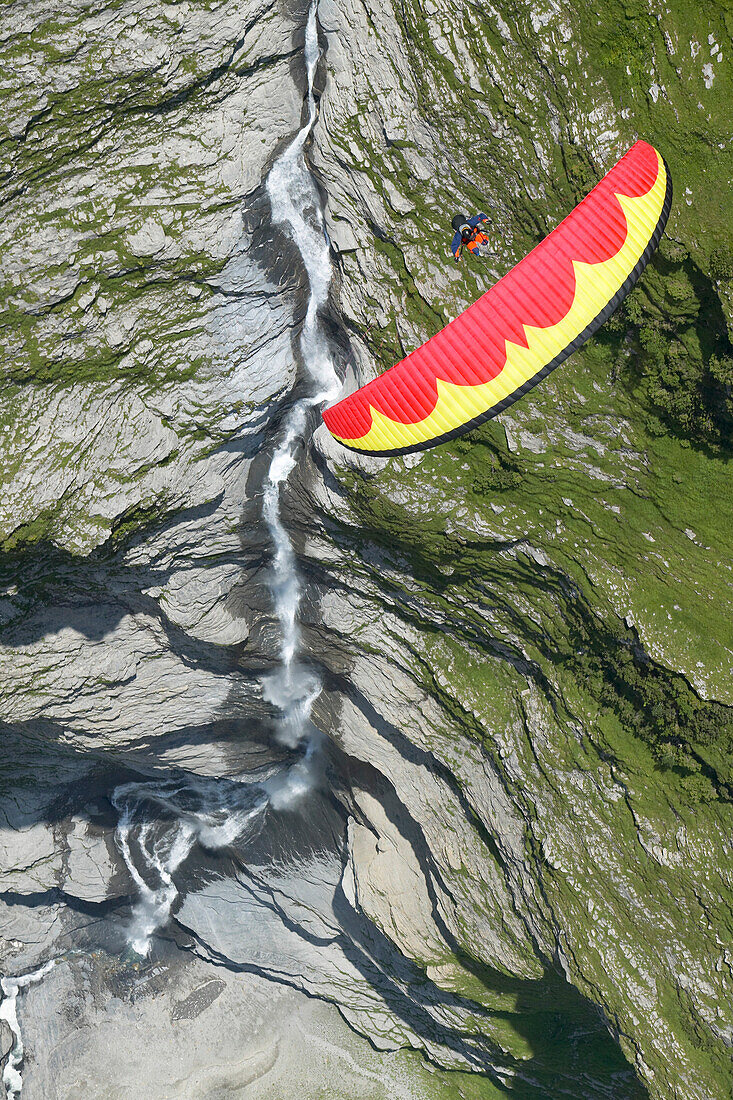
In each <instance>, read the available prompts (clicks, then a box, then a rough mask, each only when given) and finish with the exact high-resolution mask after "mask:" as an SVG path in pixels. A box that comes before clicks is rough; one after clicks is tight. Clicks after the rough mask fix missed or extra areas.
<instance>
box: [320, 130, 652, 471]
mask: <svg viewBox="0 0 733 1100" xmlns="http://www.w3.org/2000/svg"><path fill="white" fill-rule="evenodd" d="M671 203H672V181H671V178H670V175H669V171H668V169H667V165H666V163H665V161H664V159H663V158H662V157H661V156H660V154H659V153H658V152H657V151H656V149H654V148H653V147H652V146H651V145H648V144H647V143H646V142H644V141H637V142H636V144H635V145H634V146H632V148H631V149H630V150H629V151H628V152H627V153H626V154H625V155H624V156H623V157H622V158H621V160H619V161H618V163H617V164H615V165H614V167H613V168H612V169H611V170H610V171H609V172H608V173H607V174H606V175H605V176H604V177H603V179H602V180H601V181H600V183H598V184H597V185H596V186H595V187H594V188H593V190H592V191H591V192H590V194H588V195H586V197H585V198H584V199H583V201H582V202H581V203H580V204H579V205H578V206H577V207H576V208H575V209H574V210H573V211H572V213H570V214H569V215H568V216H567V217H566V218H565V219H564V221H562V222H561V223H560V225H558V226H557V227H556V228H555V229H553V231H552V232H551V233H550V234H549V235H548V236H547V237H545V238H544V240H543V241H541V242H540V244H538V245H537V247H536V248H534V249H533V250H532V252H530V253H529V254H528V255H527V256H525V257H524V259H522V260H521V261H520V262H519V263H518V264H517V265H516V266H515V267H513V268H511V270H510V271H508V272H507V274H506V275H504V276H503V278H501V279H500V280H499V282H498V283H496V284H495V285H494V286H492V287H491V288H490V290H488V291H487V292H486V293H485V294H484V295H483V296H482V297H481V298H479V299H478V301H476V302H474V303H473V305H471V306H469V307H468V309H467V310H465V311H464V312H463V313H462V314H461V315H460V316H459V317H456V319H455V320H454V321H451V322H450V324H448V325H446V327H445V328H444V329H442V330H441V331H440V332H438V333H437V334H436V335H435V336H433V337H431V338H430V339H429V340H428V341H427V343H425V344H423V345H422V346H421V347H419V348H417V349H416V350H415V351H413V352H411V353H410V354H409V355H408V356H407V357H406V358H405V359H403V360H402V361H401V362H400V363H398V364H397V365H396V366H394V367H391V368H390V369H389V370H387V371H385V372H384V374H382V375H380V376H379V377H378V378H375V379H373V381H371V382H368V383H367V384H366V385H365V386H362V387H361V388H360V389H358V390H357V391H356V392H355V393H352V394H350V395H349V396H348V397H346V398H344V399H343V400H342V401H339V402H338V403H337V404H336V405H333V406H332V407H331V408H329V409H325V410H324V413H323V419H324V421H325V422H326V425H327V427H328V429H329V431H330V432H331V433H332V434H333V435H334V436H335V438H336V439H338V440H339V442H341V443H342V444H343V445H344V446H345V447H349V448H351V449H352V450H356V451H362V452H364V453H365V454H373V455H392V454H406V453H408V452H410V451H419V450H424V449H425V448H427V447H435V446H437V445H438V444H439V443H444V442H445V441H446V440H448V439H452V438H453V437H455V436H457V435H462V434H463V433H464V432H467V431H470V430H471V429H472V428H474V427H476V426H477V425H479V424H481V423H483V422H484V421H485V420H488V419H489V418H491V417H493V416H496V415H497V414H498V413H500V412H502V410H503V409H506V408H507V407H508V406H509V405H511V404H512V402H514V401H517V400H518V399H519V398H520V397H522V396H523V395H524V394H525V393H527V391H528V390H530V389H531V388H532V387H533V386H535V385H536V384H537V383H538V382H539V381H540V380H541V379H543V378H544V377H545V376H546V375H547V374H549V372H550V371H551V370H553V369H554V368H555V367H557V366H559V364H560V363H562V362H563V361H564V360H565V359H567V357H568V356H569V355H570V354H571V353H572V352H574V351H576V350H577V349H578V348H579V347H580V346H581V344H583V343H584V341H585V340H587V339H588V337H589V336H592V335H593V333H594V332H596V330H597V329H598V328H600V326H601V325H602V324H603V322H604V321H605V320H607V318H608V317H610V316H611V314H612V313H613V312H614V310H616V309H617V308H618V306H619V305H620V304H621V302H622V301H623V299H624V298H625V297H626V295H627V294H628V293H629V291H630V290H631V288H632V287H633V285H634V283H635V282H636V280H637V279H638V277H639V275H640V274H641V272H642V271H643V270H644V267H645V266H646V264H647V262H648V260H649V258H650V256H651V255H652V253H653V252H654V250H655V248H656V247H657V245H658V243H659V240H660V238H661V236H662V233H663V231H664V227H665V225H666V223H667V218H668V215H669V210H670V206H671Z"/></svg>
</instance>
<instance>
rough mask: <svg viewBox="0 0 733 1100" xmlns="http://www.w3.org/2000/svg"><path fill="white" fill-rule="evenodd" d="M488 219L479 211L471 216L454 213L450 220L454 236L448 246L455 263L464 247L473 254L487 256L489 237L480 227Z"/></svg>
mask: <svg viewBox="0 0 733 1100" xmlns="http://www.w3.org/2000/svg"><path fill="white" fill-rule="evenodd" d="M488 220H489V219H488V218H487V216H486V214H482V213H480V212H479V213H478V214H474V216H473V217H472V218H469V217H467V215H466V214H456V216H455V218H454V219H453V221H452V222H451V227H452V228H453V229H454V230H455V236H454V237H453V241H452V243H451V246H450V248H451V252H452V253H453V258H454V259H455V261H456V263H458V261H459V260H460V258H461V253H462V252H463V250H464V248H466V249H468V251H469V252H471V253H473V255H474V256H488V254H489V238H488V237H487V235H486V233H484V231H483V228H482V226H484V225H485V224H486V222H488Z"/></svg>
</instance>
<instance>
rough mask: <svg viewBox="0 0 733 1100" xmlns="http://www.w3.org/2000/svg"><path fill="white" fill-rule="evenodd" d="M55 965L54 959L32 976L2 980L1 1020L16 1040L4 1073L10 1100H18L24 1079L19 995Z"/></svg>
mask: <svg viewBox="0 0 733 1100" xmlns="http://www.w3.org/2000/svg"><path fill="white" fill-rule="evenodd" d="M55 965H56V962H55V960H53V959H52V960H51V962H48V963H46V965H45V966H42V967H41V968H40V969H39V970H34V971H33V972H32V973H31V974H22V975H21V976H20V977H19V978H3V979H2V980H0V987H2V991H3V999H2V1001H0V1020H5V1022H6V1023H7V1024H8V1026H9V1027H10V1030H11V1031H12V1033H13V1036H14V1038H15V1042H14V1044H13V1049H12V1050H11V1051H10V1054H9V1056H8V1061H7V1064H6V1066H5V1070H4V1071H3V1085H4V1086H5V1091H6V1093H7V1096H8V1100H18V1097H19V1096H20V1091H21V1089H22V1088H23V1077H22V1075H21V1072H20V1068H21V1066H22V1065H23V1055H24V1053H25V1051H24V1047H23V1039H22V1037H21V1034H20V1025H19V1023H18V994H19V993H21V991H22V990H24V989H27V988H28V986H29V985H35V983H36V982H40V980H41V978H43V977H45V975H46V974H48V972H49V970H52V969H53V967H54V966H55Z"/></svg>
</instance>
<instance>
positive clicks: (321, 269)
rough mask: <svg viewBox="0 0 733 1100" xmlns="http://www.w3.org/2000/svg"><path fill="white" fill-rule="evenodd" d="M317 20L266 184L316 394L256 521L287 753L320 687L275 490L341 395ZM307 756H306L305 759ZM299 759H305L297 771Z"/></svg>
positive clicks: (299, 407) (311, 21)
mask: <svg viewBox="0 0 733 1100" xmlns="http://www.w3.org/2000/svg"><path fill="white" fill-rule="evenodd" d="M317 12H318V4H317V2H316V3H314V4H313V6H312V7H311V10H310V14H309V16H308V24H307V27H306V32H305V61H306V67H307V71H308V120H307V122H306V124H305V126H303V128H302V130H301V131H300V133H299V134H298V135H297V137H296V138H295V140H294V141H293V142H292V143H291V144H290V145H289V146H288V148H287V149H286V150H285V152H284V153H283V154H282V156H281V157H280V158H279V160H278V161H276V163H275V164H274V165H273V167H272V170H271V172H270V174H269V176H268V179H267V193H268V195H269V198H270V205H271V208H272V220H273V222H276V223H279V224H281V225H283V226H284V227H285V228H286V230H287V232H288V233H289V235H290V237H291V238H292V239H293V241H294V242H295V244H296V245H297V246H298V248H299V250H300V253H301V256H302V258H303V263H304V265H305V269H306V272H307V275H308V281H309V285H310V295H309V299H308V308H307V311H306V315H305V321H304V323H303V330H302V333H301V337H300V350H301V355H302V358H303V365H304V367H305V369H306V371H307V372H308V374H309V375H310V377H311V378H312V380H313V382H314V383H315V387H316V389H315V392H314V393H312V394H309V395H307V396H305V397H303V398H301V400H300V401H299V402H298V403H297V404H295V405H294V406H293V407H292V409H291V410H290V412H289V414H288V417H287V419H286V421H285V427H284V431H283V436H282V439H281V441H280V444H279V446H278V448H277V450H276V451H275V454H274V455H273V458H272V462H271V463H270V469H269V471H268V474H267V481H266V484H265V492H264V509H263V512H264V518H265V522H266V524H267V527H268V530H269V531H270V534H271V536H272V540H273V544H274V546H275V557H274V560H273V566H272V574H273V575H272V582H271V589H272V594H273V602H274V605H275V610H276V612H277V616H278V619H279V622H280V630H281V642H280V667H279V669H278V670H277V671H276V672H274V673H272V674H271V675H270V676H269V677H268V678H267V679H266V681H265V683H264V694H265V698H266V699H267V700H268V701H269V702H271V703H273V704H274V705H275V706H277V707H278V708H279V710H280V712H281V715H282V718H281V722H280V736H281V739H282V741H283V743H284V744H286V745H288V746H289V747H290V748H295V747H296V746H297V745H299V744H300V743H301V742H302V741H303V738H304V735H305V730H306V725H307V722H308V719H309V717H310V712H311V708H312V706H313V703H314V702H315V700H316V698H317V696H318V694H319V692H320V690H321V684H320V682H319V681H318V679H317V677H315V676H314V675H313V674H312V673H311V672H309V671H308V670H306V669H304V668H303V667H302V665H301V664H299V663H298V661H297V654H298V649H299V643H300V631H299V628H298V611H299V608H300V603H301V599H302V589H301V582H300V577H299V575H298V571H297V566H296V561H295V554H294V552H293V544H292V542H291V541H290V536H289V535H288V532H287V530H286V529H285V526H284V524H283V522H282V518H281V515H280V503H281V490H282V487H283V485H284V484H285V483H286V482H287V479H288V477H289V476H290V473H291V471H292V469H293V467H294V466H295V463H296V457H295V454H296V449H297V447H298V444H299V443H300V440H301V439H302V437H303V433H304V431H305V427H306V424H307V419H308V411H309V410H310V409H311V408H314V407H315V406H317V405H322V404H323V403H324V402H325V401H329V400H331V399H332V398H334V397H335V396H336V394H337V393H338V392H339V389H340V387H341V383H340V382H339V379H338V375H337V374H336V371H335V369H334V365H333V360H332V358H331V355H330V353H329V349H328V343H327V341H326V338H325V334H324V332H323V329H322V327H321V325H320V323H319V320H318V311H319V309H320V308H321V307H322V306H323V305H325V303H326V300H327V298H328V291H329V287H330V284H331V257H330V251H329V245H328V239H327V236H326V229H325V225H324V222H323V214H322V211H321V205H320V199H319V196H318V192H317V190H316V186H315V184H314V182H313V177H312V176H311V174H310V172H309V170H308V167H307V165H306V163H305V158H304V156H303V147H304V145H305V142H306V140H307V138H308V135H309V134H310V132H311V130H312V128H313V124H314V122H315V120H316V102H315V97H314V94H313V80H314V77H315V73H316V67H317V65H318V59H319V48H318V20H317ZM313 755H314V754H313V753H311V754H310V758H311V759H312V758H313ZM307 758H308V753H307V752H306V758H304V761H303V763H306V762H307ZM295 770H296V769H291V772H295ZM305 778H306V776H305V775H304V773H303V769H302V767H301V769H300V774H297V775H293V781H294V783H293V793H294V794H295V793H302V788H303V784H304V780H305ZM283 794H285V791H281V792H280V797H282V795H283Z"/></svg>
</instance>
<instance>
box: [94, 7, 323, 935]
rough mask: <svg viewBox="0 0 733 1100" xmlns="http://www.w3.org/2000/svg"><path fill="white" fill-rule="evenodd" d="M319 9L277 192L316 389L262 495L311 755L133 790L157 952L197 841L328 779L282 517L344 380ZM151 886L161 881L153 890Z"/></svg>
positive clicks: (122, 793) (121, 792)
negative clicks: (324, 207)
mask: <svg viewBox="0 0 733 1100" xmlns="http://www.w3.org/2000/svg"><path fill="white" fill-rule="evenodd" d="M317 11H318V2H317V0H315V2H314V3H313V6H312V7H311V9H310V13H309V16H308V23H307V27H306V34H305V62H306V69H307V74H308V119H307V121H306V123H305V125H304V126H303V128H302V129H301V130H300V131H299V133H298V134H297V136H296V137H295V139H294V140H293V141H292V142H291V144H290V145H289V146H288V148H287V149H286V150H285V152H284V153H283V154H282V156H281V157H279V159H278V160H277V161H276V162H275V164H274V165H273V167H272V169H271V171H270V174H269V177H268V180H267V193H268V195H269V198H270V204H271V208H272V220H273V222H274V223H278V224H281V225H282V226H283V227H284V229H285V230H286V231H287V232H288V234H289V235H290V237H291V238H292V239H293V241H294V242H295V244H296V245H297V246H298V248H299V250H300V253H301V256H302V259H303V264H304V266H305V269H306V273H307V275H308V280H309V285H310V294H309V299H308V307H307V310H306V315H305V320H304V323H303V329H302V333H301V338H300V351H301V356H302V361H303V367H304V369H305V371H306V373H307V375H308V376H309V377H310V378H311V379H312V382H313V385H314V389H313V392H312V393H310V394H308V395H306V396H304V397H302V398H301V399H300V400H299V401H297V402H296V403H295V404H294V405H293V406H292V408H291V409H290V411H289V412H288V415H287V417H286V419H285V423H284V427H283V432H282V438H281V439H280V442H279V444H278V446H277V448H276V450H275V453H274V455H273V457H272V461H271V463H270V466H269V469H268V472H267V478H266V481H265V485H264V493H263V517H264V520H265V524H266V526H267V529H268V531H269V533H270V536H271V538H272V542H273V546H274V551H275V552H274V556H273V562H272V572H271V579H270V589H271V593H272V598H273V605H274V608H275V613H276V616H277V619H278V623H279V626H280V650H279V657H280V664H279V667H278V668H277V669H276V670H275V671H274V672H272V673H270V674H269V675H268V676H267V677H266V678H265V680H264V681H263V685H262V688H263V696H264V697H265V699H266V700H267V701H268V702H270V703H272V704H273V705H274V706H275V707H277V709H278V711H279V713H280V719H279V723H278V739H279V740H280V741H281V743H282V744H283V745H285V746H287V747H288V748H292V749H295V748H299V747H302V748H303V752H302V755H301V756H300V758H299V759H298V760H297V761H296V762H295V763H294V764H292V765H290V766H289V767H286V768H282V769H279V770H276V771H275V772H274V773H273V774H271V775H270V776H268V777H267V778H265V779H260V780H259V781H256V782H254V781H252V780H251V779H247V778H246V777H242V778H241V780H240V781H239V782H233V781H232V780H228V781H223V780H221V781H219V780H206V779H200V780H193V781H191V780H188V779H187V780H186V782H185V783H183V782H176V781H171V782H166V783H156V782H154V781H151V782H146V783H126V784H124V785H122V786H120V787H118V788H117V789H116V790H115V792H114V794H113V797H112V801H113V803H114V805H115V807H116V809H117V811H118V813H119V820H118V825H117V832H116V837H117V844H118V847H119V849H120V852H121V854H122V857H123V859H124V861H125V863H126V865H127V867H128V869H129V872H130V875H131V877H132V879H133V882H134V884H135V886H136V888H137V891H138V899H137V902H136V904H135V906H134V910H133V919H132V922H131V925H130V928H129V930H128V942H129V944H130V946H131V947H132V948H133V950H134V951H135V952H136V953H137V954H139V955H146V954H147V953H148V951H149V949H150V943H151V938H152V936H153V934H154V933H155V931H156V930H157V929H158V928H161V927H162V926H163V925H165V924H166V923H167V921H168V919H169V916H170V912H171V908H172V906H173V904H174V902H175V900H176V898H177V896H178V890H177V887H176V886H175V883H174V881H173V875H174V874H175V872H176V871H177V870H178V868H179V867H180V866H181V864H182V863H183V861H184V860H185V859H186V857H187V856H188V854H189V853H190V851H191V849H192V848H193V846H194V844H196V843H199V844H201V845H202V846H203V847H205V848H208V849H216V848H221V847H224V846H226V845H227V844H231V843H232V842H233V841H234V840H240V841H241V839H242V838H243V837H244V836H245V835H247V834H248V833H249V834H251V833H252V832H254V831H255V830H256V829H257V828H258V827H259V826H260V825H261V824H262V821H263V818H264V810H265V808H266V807H267V806H270V807H272V809H273V810H284V809H287V808H288V807H290V806H292V805H294V803H295V802H296V801H297V800H298V799H299V798H301V797H302V796H303V795H305V794H306V793H307V792H308V791H309V790H312V788H313V785H314V783H315V782H316V778H317V775H318V749H319V745H320V742H321V735H320V734H319V732H318V731H317V730H316V729H315V728H314V727H313V726H311V725H310V721H309V719H310V713H311V709H312V707H313V703H314V702H315V700H316V698H317V696H318V694H319V692H320V690H321V683H320V681H319V679H318V677H317V676H316V675H315V674H314V673H313V672H311V671H310V670H308V669H307V668H305V667H304V666H303V664H302V662H300V661H299V660H298V654H299V652H300V629H299V625H298V613H299V610H300V604H301V600H302V594H303V593H302V585H301V580H300V576H299V574H298V569H297V562H296V557H295V552H294V550H293V544H292V542H291V540H290V536H289V535H288V532H287V530H286V528H285V525H284V523H283V520H282V514H281V492H282V488H283V486H284V485H285V483H286V482H287V480H288V478H289V476H290V474H291V472H292V470H293V469H294V467H295V465H296V461H297V459H296V452H297V448H298V446H299V445H300V443H301V441H302V439H303V436H304V433H305V430H306V427H307V424H308V413H309V411H310V410H311V409H312V408H315V407H316V406H317V405H321V404H323V403H324V402H325V401H328V400H330V399H332V398H333V397H335V396H336V394H337V393H338V391H339V389H340V383H339V380H338V376H337V374H336V371H335V369H334V365H333V361H332V359H331V355H330V353H329V349H328V342H327V340H326V336H325V333H324V332H323V329H322V327H321V325H320V322H319V318H318V312H319V309H320V308H321V307H322V306H323V305H325V303H326V300H327V298H328V292H329V287H330V283H331V261H330V254H329V244H328V239H327V236H326V231H325V225H324V221H323V214H322V211H321V205H320V199H319V196H318V192H317V190H316V186H315V184H314V182H313V178H312V176H311V174H310V172H309V170H308V166H307V164H306V162H305V157H304V155H303V149H304V146H305V142H306V140H307V138H308V135H309V134H310V132H311V130H312V128H313V124H314V122H315V119H316V102H315V97H314V93H313V80H314V77H315V72H316V68H317V65H318V60H319V47H318V21H317ZM151 883H152V884H153V885H151Z"/></svg>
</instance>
